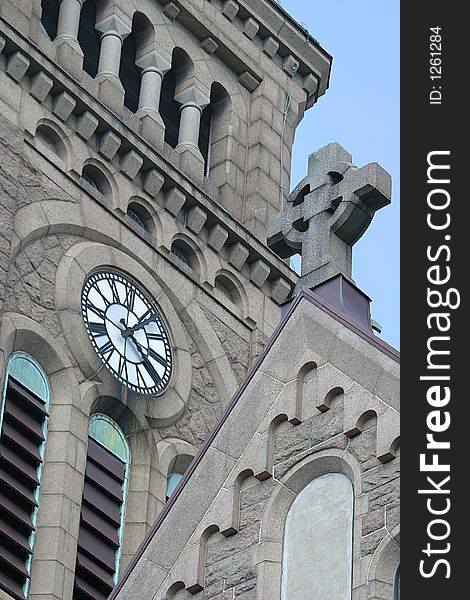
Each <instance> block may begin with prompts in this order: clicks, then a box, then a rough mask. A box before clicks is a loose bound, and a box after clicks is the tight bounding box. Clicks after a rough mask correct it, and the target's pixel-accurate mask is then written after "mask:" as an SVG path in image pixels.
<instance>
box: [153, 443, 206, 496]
mask: <svg viewBox="0 0 470 600" xmlns="http://www.w3.org/2000/svg"><path fill="white" fill-rule="evenodd" d="M157 450H158V455H159V458H158V471H159V473H160V474H161V477H162V485H161V488H162V489H160V490H159V496H158V497H159V499H161V500H162V502H165V501H166V499H167V496H168V494H166V493H165V492H167V491H168V490H167V484H168V477H169V476H170V475H171V474H172V473H179V474H181V475H183V474H184V473H185V471H186V470H187V468H188V467H189V465H190V463H191V462H192V460H193V458H194V457H195V456H196V453H197V448H196V447H195V446H193V445H192V444H190V443H189V442H186V441H185V440H180V439H177V438H165V439H163V440H160V441H159V442H158V444H157Z"/></svg>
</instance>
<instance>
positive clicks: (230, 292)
mask: <svg viewBox="0 0 470 600" xmlns="http://www.w3.org/2000/svg"><path fill="white" fill-rule="evenodd" d="M215 289H216V290H218V291H219V292H220V293H221V295H222V296H223V297H224V298H226V299H227V300H229V301H230V302H231V303H232V304H235V305H236V306H240V304H241V296H240V292H239V291H238V288H237V286H236V285H235V284H234V283H233V281H232V280H231V279H229V278H228V277H226V276H225V275H218V276H217V277H216V278H215Z"/></svg>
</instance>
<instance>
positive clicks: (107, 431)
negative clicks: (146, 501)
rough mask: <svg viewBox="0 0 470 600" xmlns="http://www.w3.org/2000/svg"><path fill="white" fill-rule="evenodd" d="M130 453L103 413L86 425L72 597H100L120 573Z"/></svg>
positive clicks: (103, 595) (107, 591) (112, 424)
mask: <svg viewBox="0 0 470 600" xmlns="http://www.w3.org/2000/svg"><path fill="white" fill-rule="evenodd" d="M129 465H130V453H129V445H128V443H127V440H126V438H125V436H124V434H123V432H122V431H121V429H120V428H119V426H118V425H117V424H116V423H115V422H114V421H113V420H112V419H110V418H109V417H107V416H106V415H103V414H96V415H93V416H92V417H91V419H90V423H89V427H88V450H87V459H86V470H85V483H84V487H83V497H82V508H81V513H80V529H79V534H78V549H77V563H76V567H75V582H74V595H73V597H74V600H82V599H83V600H85V599H89V598H94V599H96V600H105V599H106V598H107V597H108V596H109V594H110V592H111V590H112V589H113V587H114V585H115V584H116V582H117V579H118V575H119V562H120V557H121V543H122V534H123V527H124V513H125V504H126V490H127V480H128V475H129V473H128V471H129Z"/></svg>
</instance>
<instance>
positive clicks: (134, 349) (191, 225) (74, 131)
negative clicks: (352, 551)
mask: <svg viewBox="0 0 470 600" xmlns="http://www.w3.org/2000/svg"><path fill="white" fill-rule="evenodd" d="M0 50H1V54H0V153H1V159H2V160H1V162H0V186H1V195H0V223H1V228H0V311H1V312H0V318H1V320H0V384H1V393H2V396H1V399H0V600H12V599H14V600H25V599H26V598H28V599H29V600H105V599H106V598H108V597H109V595H110V594H111V595H116V594H120V593H121V592H120V591H119V590H120V588H119V589H118V588H117V587H116V584H118V586H119V585H121V584H120V583H118V582H120V581H121V579H122V576H123V573H124V572H125V570H126V568H127V573H130V572H131V570H132V569H134V566H135V564H138V565H139V568H140V566H141V565H142V561H145V559H143V558H142V552H141V550H139V548H141V549H142V547H143V546H142V543H143V542H144V544H148V540H149V539H150V538H149V535H150V532H151V531H152V527H154V524H155V522H156V520H157V519H158V518H160V517H161V515H163V514H165V511H168V510H169V507H170V506H171V502H174V501H175V498H176V495H174V492H175V488H176V489H177V491H178V490H181V489H182V487H184V486H185V485H186V484H185V479H184V476H185V473H186V477H189V474H188V473H189V471H188V467H189V466H190V464H194V461H193V459H194V457H195V456H196V455H197V454H198V452H200V451H201V448H202V447H203V445H204V444H207V443H208V442H207V440H210V439H211V435H212V434H211V431H214V427H216V423H217V422H219V423H220V422H221V420H220V419H222V420H223V418H224V417H221V415H223V414H226V411H227V410H228V407H229V406H230V402H231V398H233V397H235V396H234V395H236V393H239V391H240V390H241V389H242V388H240V387H239V386H240V384H242V382H246V374H247V372H248V371H249V369H250V367H252V366H253V364H254V361H255V360H257V357H259V356H260V353H262V352H265V350H263V349H264V348H265V345H266V343H267V341H268V340H270V339H273V337H272V336H273V332H275V330H276V331H277V329H276V328H278V324H279V321H280V318H281V306H282V305H284V304H285V303H286V301H291V300H292V298H293V297H294V296H295V297H296V298H297V300H295V301H294V302H299V298H301V297H302V298H303V297H304V296H305V294H307V295H308V294H311V292H307V291H305V290H304V291H302V289H303V288H302V286H306V287H308V288H310V289H316V290H317V292H318V294H319V295H320V296H322V294H323V298H325V299H326V300H325V301H331V302H333V304H335V302H336V301H337V300H338V298H339V297H340V296H341V297H343V296H345V297H346V296H347V297H348V298H352V300H351V302H350V303H349V304H348V302H346V305H344V303H343V305H341V306H339V307H337V308H338V310H339V313H341V314H343V313H344V315H346V316H345V317H344V318H346V319H348V318H350V317H351V314H352V313H351V308H350V307H351V306H352V305H354V306H355V307H356V308H357V306H358V305H360V308H357V310H356V309H354V310H353V311H352V312H353V313H354V314H355V315H356V317H357V314H359V313H361V315H362V317H363V318H364V319H365V320H364V321H363V323H362V324H361V325H360V326H361V327H363V326H364V327H365V328H366V329H367V327H369V329H370V318H369V317H368V316H367V315H368V312H367V311H368V304H367V299H364V296H363V295H361V292H360V291H359V290H357V289H356V288H355V286H354V285H353V283H352V282H351V281H350V277H351V269H350V264H351V247H352V245H353V244H354V242H355V241H356V240H357V239H358V238H359V237H360V236H361V235H362V233H363V232H364V230H365V229H366V228H367V226H368V224H369V222H370V220H371V219H372V217H373V214H374V212H375V210H378V209H379V208H381V207H382V206H385V205H386V204H387V203H388V202H389V199H390V189H389V188H390V182H389V179H388V176H387V174H386V173H385V172H383V171H382V170H381V169H380V167H378V165H368V166H367V167H364V168H362V169H356V168H355V167H353V166H352V164H351V161H352V159H351V157H350V155H349V154H348V153H347V152H346V151H344V150H343V149H342V148H341V147H339V146H337V145H331V146H328V147H326V149H323V150H322V151H320V153H317V154H316V155H312V157H313V158H312V157H311V164H310V167H309V175H308V176H307V179H306V180H305V181H304V182H302V184H301V185H300V186H298V188H296V190H295V191H294V193H293V194H292V195H289V190H290V166H291V153H292V145H293V140H294V135H295V130H296V127H297V125H298V124H299V123H300V121H301V120H302V118H303V116H304V113H305V111H306V110H307V109H310V108H312V107H313V106H314V104H315V103H316V102H317V100H318V99H319V98H320V97H321V96H322V95H323V94H324V93H325V91H326V90H327V87H328V83H329V75H330V69H331V62H332V58H331V56H330V55H329V54H328V52H327V51H326V50H324V49H323V48H322V47H321V46H320V45H319V44H318V42H317V41H316V40H315V39H313V38H312V37H311V36H310V35H308V34H307V33H306V31H305V30H304V29H303V28H302V27H301V26H300V25H299V24H298V23H296V22H295V21H294V20H293V19H292V18H291V17H290V16H289V15H288V14H287V13H286V12H285V10H284V9H283V8H282V7H281V6H280V5H279V4H278V3H277V2H275V0H250V2H247V1H245V0H236V1H235V0H174V1H173V0H170V1H168V0H134V1H128V0H22V1H21V2H18V1H17V0H1V2H0ZM315 161H316V162H315ZM325 190H326V191H325ZM319 199H320V200H321V202H320V200H319ZM351 199H352V200H351ZM319 202H320V204H321V206H320V204H319ZM315 232H317V233H315ZM318 232H320V234H318ZM297 252H300V253H302V254H303V257H304V261H303V272H302V279H301V280H299V277H298V276H297V275H296V274H295V273H294V272H293V271H292V270H291V269H290V267H289V265H288V258H289V256H291V255H293V254H295V253H297ZM338 286H342V287H341V289H342V290H346V292H345V294H343V292H341V294H339V293H338V292H337V289H338ZM299 294H300V295H299ZM348 294H349V296H348ZM320 296H319V297H320ZM364 302H365V304H364ZM364 307H365V308H364ZM286 310H287V309H286ZM355 310H356V312H354V311H355ZM364 311H365V312H364ZM364 315H366V316H364ZM353 317H354V315H353ZM341 318H343V317H341ZM351 318H352V317H351ZM354 318H355V317H354ZM368 318H369V320H368ZM356 320H357V319H356ZM368 335H369V334H368ZM370 335H371V336H372V333H370ZM371 339H372V338H371ZM372 341H373V340H372ZM373 343H375V342H374V341H373ZM377 343H378V342H377ZM292 345H295V340H294V339H292V340H291V346H292ZM379 346H380V344H379ZM374 348H376V346H374ZM380 351H382V350H380ZM377 352H379V350H377ZM387 352H389V355H387V356H388V358H387V361H388V362H387V361H386V363H387V364H386V365H385V366H384V369H389V370H392V371H393V369H394V367H393V368H392V366H391V363H393V361H394V360H395V358H396V357H395V355H394V354H393V352H392V353H391V354H390V352H391V351H389V350H387ZM370 360H371V361H372V363H374V364H375V362H374V360H375V359H374V358H373V357H372V358H371V357H370ZM309 364H313V362H309ZM319 366H320V365H319ZM312 368H313V367H312ZM374 368H375V367H374ZM302 373H303V374H304V375H305V377H306V379H305V381H308V380H309V377H307V373H310V370H309V369H307V370H306V371H302ZM393 373H395V371H393ZM302 376H303V375H302ZM349 376H350V377H352V378H354V376H353V374H349ZM384 377H385V376H384ZM390 377H391V379H393V383H389V388H390V386H391V387H393V386H394V385H395V383H394V382H395V379H394V377H395V375H393V377H392V376H390ZM244 378H245V379H244ZM380 381H382V380H380ZM384 381H385V380H384ZM388 381H389V380H388V379H387V382H388ZM390 381H391V380H390ZM268 387H269V386H268ZM382 388H383V389H385V388H386V390H385V392H384V393H385V394H386V395H387V394H389V395H390V396H393V397H395V395H394V394H395V387H393V392H391V391H390V389H389V388H387V384H386V383H383V386H382V387H381V388H380V389H381V390H382ZM322 389H323V388H322ZM335 389H336V388H335ZM338 389H339V388H338ZM374 389H375V388H374ZM237 390H239V391H238V392H237ZM346 391H347V390H346ZM274 392H275V390H274V388H273V389H271V388H269V389H266V390H264V389H263V388H262V387H261V388H260V397H259V406H263V405H264V404H263V398H264V399H266V398H267V395H268V394H269V393H274ZM343 392H344V390H343ZM343 392H341V393H340V392H338V393H337V394H335V396H341V394H343ZM375 392H377V390H375ZM375 392H374V393H375ZM377 393H379V392H377ZM265 397H266V398H265ZM341 397H342V396H341ZM387 397H388V396H387ZM252 402H253V403H256V402H257V400H256V398H253V399H252ZM328 402H330V404H331V403H332V402H333V396H332V397H331V399H330V400H328ZM374 402H375V400H374ZM330 404H328V403H327V404H325V405H320V408H319V410H320V411H323V412H325V413H326V412H327V410H329V408H330ZM372 404H373V410H372V409H371V410H372V412H374V411H375V413H377V414H379V415H380V414H382V412H384V413H385V412H386V411H384V410H382V409H383V408H384V407H383V406H379V405H378V404H377V403H376V404H374V403H373V402H372ZM395 408H396V407H395ZM395 408H394V409H393V410H394V411H395ZM307 412H308V411H307ZM365 413H367V414H366V420H367V419H368V418H369V417H371V415H372V413H370V410H369V411H367V410H366V411H365ZM369 413H370V414H369ZM375 413H374V414H375ZM361 414H362V413H361ZM288 416H289V422H292V423H294V424H295V425H298V424H300V423H301V422H302V421H303V419H304V416H302V414H300V413H299V414H297V415H294V416H291V415H290V414H289V415H288ZM376 416H377V415H376ZM245 418H246V419H248V420H250V419H251V417H250V415H249V414H248V413H245ZM305 418H306V417H305ZM351 419H352V416H351V417H350V421H351ZM387 419H388V422H389V423H393V427H391V429H392V430H393V431H394V432H395V429H396V428H395V420H394V416H393V418H392V415H391V413H388V417H387ZM255 421H256V419H254V421H253V422H255ZM281 421H282V419H281ZM281 421H279V423H280V422H281ZM361 423H362V421H361ZM381 427H383V424H381ZM248 429H249V428H248V427H247V428H246V430H247V431H248ZM356 429H357V431H356ZM356 429H354V427H352V429H351V431H350V432H349V433H348V434H347V435H349V434H350V435H351V437H353V436H354V435H356V434H358V433H360V432H361V431H362V430H363V423H362V424H360V425H358V426H357V428H356ZM237 435H238V434H237V431H236V429H233V430H232V436H237ZM385 437H386V439H385V441H384V442H383V444H382V446H381V450H380V452H379V454H380V456H379V461H381V462H380V464H382V462H383V463H387V462H388V461H390V460H392V459H395V456H396V449H395V446H396V439H395V437H396V436H395V437H394V438H393V439H389V437H390V435H388V437H387V436H385ZM394 444H395V445H394ZM384 448H385V449H384ZM390 448H392V450H390ZM222 452H224V450H222ZM229 454H230V452H229ZM376 460H377V459H376ZM211 468H212V469H214V471H216V470H218V469H219V468H220V469H221V471H220V472H221V473H222V472H224V473H225V471H224V468H225V467H224V468H222V467H219V466H218V463H217V461H215V462H214V463H213V465H212V467H211V466H210V465H209V470H210V469H211ZM250 468H251V467H250ZM255 470H256V469H255ZM260 473H261V475H260ZM260 473H254V474H255V475H257V476H259V477H258V478H259V479H260V480H264V479H266V480H267V479H269V477H271V475H270V467H269V466H266V468H263V469H261V471H260ZM215 474H216V473H214V475H215ZM246 474H247V477H248V471H247V472H246ZM242 480H244V478H242V479H240V480H237V481H236V483H234V485H242ZM193 481H194V480H193ZM221 484H223V480H222V481H221ZM343 484H344V481H340V482H339V483H338V482H334V485H339V486H340V487H341V485H343ZM207 486H208V489H209V488H210V486H211V480H210V477H209V480H208V483H207ZM205 487H206V483H205V480H204V478H203V477H202V478H201V479H200V480H199V488H200V489H201V491H204V489H205ZM178 493H181V492H180V491H179V492H178ZM172 499H173V500H172ZM191 502H192V503H193V504H194V505H196V504H197V503H198V502H199V500H198V497H197V496H196V495H195V496H193V497H192V500H191ZM204 502H205V500H204V501H203V500H201V505H200V506H201V507H202V506H204ZM227 506H228V505H227ZM232 508H233V507H232ZM363 510H366V508H365V507H363ZM188 524H189V521H188ZM188 526H189V525H188ZM174 527H175V530H174V533H175V536H176V537H177V536H178V535H179V534H178V532H179V531H180V530H182V529H184V528H185V518H184V516H181V515H180V516H179V520H178V521H175V522H174ZM232 529H233V531H232ZM235 530H236V527H232V525H230V527H228V529H227V531H225V532H224V535H225V534H228V535H230V534H231V533H235ZM211 531H212V530H211ZM215 531H216V530H214V532H215ZM204 535H206V537H207V540H208V539H209V537H210V532H206V533H205V534H204ZM204 539H205V540H206V538H204ZM145 540H147V541H145ZM171 540H172V536H171V535H170V536H169V537H168V538H165V542H164V543H165V544H166V545H167V549H169V548H170V546H171V543H172V542H171ZM204 543H205V542H204ZM204 548H205V546H204ZM201 556H202V555H198V559H197V561H196V562H197V565H199V567H198V568H199V569H203V568H204V565H202V563H201V561H203V559H201ZM175 559H176V557H175ZM138 561H140V562H138ZM193 566H194V565H191V568H192V567H193ZM158 568H159V567H158ZM189 568H190V564H189V562H188V569H189ZM152 569H157V567H156V566H155V565H153V563H149V570H148V571H146V572H145V573H146V574H145V576H144V579H143V580H142V582H141V584H139V585H137V587H133V588H132V590H134V591H131V592H129V594H128V595H127V596H122V598H123V599H124V598H129V600H131V599H132V600H138V598H142V600H144V598H145V599H148V600H150V599H151V598H154V597H157V596H155V594H156V593H157V589H156V588H154V587H152V585H153V584H151V583H150V582H156V581H157V580H158V581H159V580H160V573H157V572H156V571H155V572H154V571H153V570H152ZM170 571H171V569H170ZM135 572H136V571H135V570H134V571H133V573H134V574H135ZM139 572H140V571H139ZM266 576H267V575H266ZM126 577H127V576H126ZM221 577H222V578H223V576H221ZM163 579H164V578H163ZM170 579H171V577H170ZM203 579H204V577H203V578H202V579H201V577H199V579H198V577H197V576H196V578H195V580H194V581H195V582H196V583H193V587H191V584H190V583H188V585H186V583H184V584H182V583H181V581H180V580H179V579H178V581H176V582H175V581H171V582H170V583H169V584H168V585H166V584H165V585H163V586H162V587H160V588H158V598H160V597H161V598H168V599H170V598H175V599H176V598H180V597H181V598H183V597H184V598H186V595H187V594H191V595H192V594H198V596H197V597H198V598H200V599H201V600H202V598H212V597H214V598H218V599H222V598H223V599H224V600H225V599H228V598H229V597H230V598H232V597H234V596H233V594H235V595H238V592H235V591H234V590H235V589H237V590H238V588H236V586H237V584H236V583H235V584H234V585H233V586H232V588H230V590H231V591H230V594H232V595H228V592H227V595H220V594H224V593H225V591H224V590H222V591H221V592H220V594H219V592H217V594H219V595H217V594H215V593H214V595H213V596H212V595H211V596H209V595H203V594H204V589H205V586H204V584H203ZM129 581H130V582H131V584H130V585H133V586H136V583H135V578H134V579H130V580H129ZM188 581H189V580H188ZM165 586H166V587H165ZM123 589H124V591H123V592H122V593H123V594H125V593H126V592H125V589H126V588H125V587H124V588H123ZM136 589H137V590H138V593H139V596H137V595H136V593H137V592H135V590H136ZM184 594H186V595H184ZM240 594H241V592H240ZM118 597H119V598H121V596H118ZM248 597H250V598H251V597H252V596H246V600H248ZM276 597H277V596H272V597H271V596H270V597H269V600H272V599H274V598H276ZM368 597H369V596H368ZM371 597H372V596H371ZM378 597H379V596H377V598H378ZM253 598H254V596H253ZM266 598H268V597H267V596H266ZM361 598H362V596H361ZM380 598H382V596H380ZM240 600H245V596H243V598H242V596H240ZM289 600H293V597H292V598H289Z"/></svg>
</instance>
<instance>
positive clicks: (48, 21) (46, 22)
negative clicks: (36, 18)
mask: <svg viewBox="0 0 470 600" xmlns="http://www.w3.org/2000/svg"><path fill="white" fill-rule="evenodd" d="M59 4H60V2H59V0H42V2H41V9H42V11H41V25H42V26H43V27H44V29H45V30H46V33H47V35H48V36H49V37H50V38H51V40H53V39H55V37H56V35H57V23H58V21H59Z"/></svg>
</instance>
